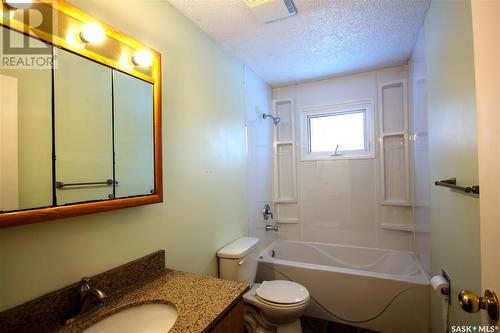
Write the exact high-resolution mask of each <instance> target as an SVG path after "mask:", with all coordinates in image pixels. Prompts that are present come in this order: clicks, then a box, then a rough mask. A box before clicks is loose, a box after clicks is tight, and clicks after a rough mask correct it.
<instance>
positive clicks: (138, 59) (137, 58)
mask: <svg viewBox="0 0 500 333" xmlns="http://www.w3.org/2000/svg"><path fill="white" fill-rule="evenodd" d="M132 62H133V63H134V65H136V66H141V67H149V66H151V64H152V63H153V56H152V55H151V53H150V52H148V51H146V50H140V51H137V53H136V54H135V55H134V56H133V57H132Z"/></svg>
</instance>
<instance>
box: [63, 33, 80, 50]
mask: <svg viewBox="0 0 500 333" xmlns="http://www.w3.org/2000/svg"><path fill="white" fill-rule="evenodd" d="M66 41H67V42H68V44H70V45H71V46H73V47H75V48H77V49H83V48H84V47H85V44H84V43H82V41H81V38H78V31H77V30H76V29H69V30H68V32H66Z"/></svg>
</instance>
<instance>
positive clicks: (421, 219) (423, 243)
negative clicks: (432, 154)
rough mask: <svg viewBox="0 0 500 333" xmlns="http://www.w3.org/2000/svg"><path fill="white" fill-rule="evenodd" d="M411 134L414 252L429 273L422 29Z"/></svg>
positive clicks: (414, 63)
mask: <svg viewBox="0 0 500 333" xmlns="http://www.w3.org/2000/svg"><path fill="white" fill-rule="evenodd" d="M409 81H410V96H411V98H410V99H411V109H412V112H411V113H412V121H411V125H412V126H411V135H412V136H413V137H414V138H415V139H414V149H413V160H414V161H415V163H414V170H413V180H414V184H415V186H414V191H415V192H414V197H415V216H414V223H415V251H416V252H417V253H418V255H419V257H420V261H421V262H422V266H423V267H424V269H425V270H426V272H427V274H430V270H431V233H430V228H431V226H430V212H429V206H430V204H429V200H430V198H429V197H430V188H429V184H430V177H429V157H428V155H429V141H428V128H427V80H426V63H425V48H424V30H423V28H422V31H421V32H420V34H419V36H418V39H417V43H416V44H415V48H414V50H413V53H412V56H411V59H410V80H409Z"/></svg>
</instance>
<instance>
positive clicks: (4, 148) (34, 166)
mask: <svg viewBox="0 0 500 333" xmlns="http://www.w3.org/2000/svg"><path fill="white" fill-rule="evenodd" d="M0 29H2V31H1V36H0V38H2V39H1V40H0V41H1V43H0V44H3V36H5V33H9V34H10V38H11V41H12V43H15V44H18V45H19V44H21V43H22V39H23V35H22V34H20V33H18V32H15V31H10V30H7V28H4V27H0ZM30 42H31V43H32V44H33V45H35V46H37V47H48V48H51V46H49V45H47V44H45V43H43V42H41V41H39V40H36V39H34V38H30ZM51 86H52V70H51V69H38V68H37V69H26V68H25V69H22V70H21V69H16V68H13V69H7V68H3V67H2V68H0V94H1V97H0V211H2V212H7V211H16V210H23V209H31V208H40V207H48V206H52V203H53V202H52V157H51V156H52V91H51Z"/></svg>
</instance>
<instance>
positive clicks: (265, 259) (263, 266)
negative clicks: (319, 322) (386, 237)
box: [257, 240, 430, 333]
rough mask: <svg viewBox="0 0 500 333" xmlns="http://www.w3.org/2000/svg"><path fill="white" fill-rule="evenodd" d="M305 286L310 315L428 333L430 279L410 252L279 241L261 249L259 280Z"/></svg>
mask: <svg viewBox="0 0 500 333" xmlns="http://www.w3.org/2000/svg"><path fill="white" fill-rule="evenodd" d="M265 280H291V281H295V282H298V283H300V284H302V285H303V286H305V287H307V289H308V290H309V292H310V294H311V298H312V299H311V304H310V306H309V308H308V310H307V312H306V315H308V316H311V317H316V318H321V319H326V320H330V321H336V322H340V323H345V324H349V325H352V326H357V327H362V328H367V329H371V330H375V331H379V332H388V333H413V332H414V333H422V332H426V333H427V332H429V312H430V310H429V302H430V300H429V298H430V295H429V293H430V289H429V279H428V277H427V276H426V274H425V273H424V270H423V269H422V267H421V265H420V262H419V260H418V258H417V257H416V256H415V254H414V253H412V252H405V251H394V250H384V249H374V248H364V247H354V246H343V245H335V244H321V243H310V242H297V241H288V240H286V241H283V240H279V241H275V242H274V243H273V244H271V245H270V246H269V247H268V248H266V249H265V250H264V251H262V252H261V253H260V254H259V265H258V271H257V282H262V281H265Z"/></svg>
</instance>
